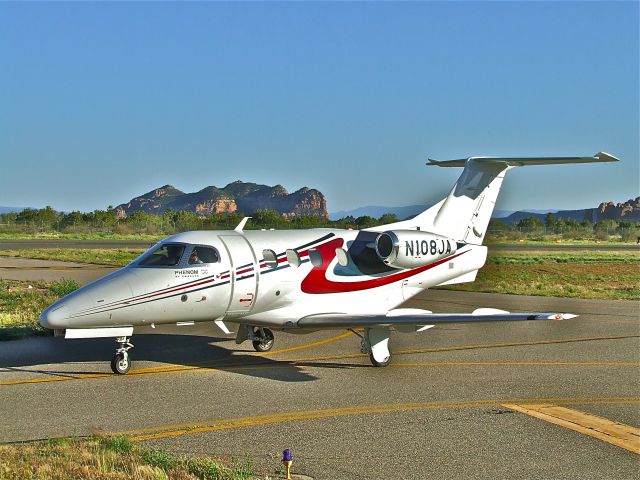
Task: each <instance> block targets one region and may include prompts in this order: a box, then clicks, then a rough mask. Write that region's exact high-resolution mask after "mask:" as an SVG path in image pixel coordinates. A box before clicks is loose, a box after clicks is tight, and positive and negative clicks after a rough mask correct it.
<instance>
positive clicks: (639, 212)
mask: <svg viewBox="0 0 640 480" xmlns="http://www.w3.org/2000/svg"><path fill="white" fill-rule="evenodd" d="M428 207H429V205H409V206H406V207H383V206H367V207H360V208H355V209H353V210H341V211H338V212H333V213H331V214H330V215H329V217H330V218H331V220H339V219H341V218H344V217H349V216H351V217H354V218H358V217H362V216H364V215H368V216H370V217H375V218H380V217H381V216H382V215H384V214H385V213H393V214H395V215H396V216H397V217H398V218H399V219H400V220H403V219H405V218H410V217H413V216H415V215H417V214H418V213H420V212H423V211H424V210H426V209H427V208H428ZM548 213H552V214H553V215H554V216H555V217H556V218H565V219H570V218H572V219H575V220H577V221H579V222H582V221H584V220H585V219H588V220H589V221H590V222H592V223H596V222H599V221H600V220H616V221H622V220H624V221H631V222H637V221H640V197H637V198H635V199H631V200H628V201H626V202H624V203H617V204H616V203H613V202H604V203H601V204H600V205H599V206H597V207H595V208H584V209H581V210H555V209H546V210H534V209H531V210H520V211H517V212H514V211H512V210H511V211H509V210H494V211H493V215H492V218H495V219H499V220H501V221H503V222H506V223H518V222H519V221H520V220H522V219H524V218H528V217H536V218H539V219H540V220H543V221H544V218H545V217H546V216H547V214H548Z"/></svg>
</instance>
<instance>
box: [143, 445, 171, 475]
mask: <svg viewBox="0 0 640 480" xmlns="http://www.w3.org/2000/svg"><path fill="white" fill-rule="evenodd" d="M140 456H141V457H142V460H143V461H144V462H145V463H147V464H149V465H151V466H152V467H158V468H161V469H162V470H164V471H165V472H166V471H168V470H171V469H172V468H173V467H175V466H176V465H177V464H178V459H177V458H176V457H175V456H173V454H171V453H169V452H167V451H166V450H163V449H161V448H152V449H151V450H144V451H143V452H142V453H141V455H140Z"/></svg>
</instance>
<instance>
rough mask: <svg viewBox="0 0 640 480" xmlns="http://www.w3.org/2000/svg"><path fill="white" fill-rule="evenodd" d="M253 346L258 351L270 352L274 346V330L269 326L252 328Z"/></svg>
mask: <svg viewBox="0 0 640 480" xmlns="http://www.w3.org/2000/svg"><path fill="white" fill-rule="evenodd" d="M252 330H253V331H252V334H253V338H252V339H251V340H252V343H253V348H255V349H256V351H257V352H268V351H269V350H271V348H272V347H273V332H272V331H271V330H269V329H268V328H262V327H254V328H253V329H252Z"/></svg>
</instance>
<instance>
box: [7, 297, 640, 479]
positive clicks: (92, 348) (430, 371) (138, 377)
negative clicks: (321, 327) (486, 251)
mask: <svg viewBox="0 0 640 480" xmlns="http://www.w3.org/2000/svg"><path fill="white" fill-rule="evenodd" d="M407 306H412V307H422V308H429V309H431V310H433V311H435V312H451V311H471V310H473V309H474V308H476V307H478V306H482V307H496V308H504V309H506V310H512V311H526V310H528V311H556V310H559V311H563V312H572V313H578V314H580V316H579V317H578V318H576V319H573V320H568V321H560V322H556V321H549V322H513V323H500V324H477V325H463V324H451V325H448V326H439V327H435V328H433V329H432V330H428V331H427V332H424V333H419V334H410V335H405V334H401V333H394V334H393V336H392V339H391V342H392V343H391V348H392V351H393V353H394V358H393V363H392V364H391V365H390V366H389V367H387V368H374V367H371V366H370V364H369V359H368V358H367V357H366V356H365V355H362V354H360V353H359V346H360V341H359V338H357V337H356V336H355V335H353V334H351V333H349V332H346V333H345V332H343V331H336V332H321V333H314V334H310V335H286V334H278V333H276V345H275V347H274V350H272V351H271V352H269V354H267V355H258V354H257V353H256V352H254V351H253V350H252V349H251V348H250V345H247V344H243V345H241V346H236V345H235V343H234V341H233V339H231V338H226V337H225V336H224V335H223V334H222V333H221V332H220V331H219V330H217V329H216V327H215V326H214V325H212V324H209V323H207V324H199V325H197V326H193V327H170V326H168V327H162V328H160V327H159V328H157V329H155V330H152V329H146V330H144V331H142V330H141V331H140V332H137V333H136V334H135V335H134V337H133V343H134V344H135V345H136V347H135V348H134V349H133V350H132V358H133V361H134V365H133V367H132V370H131V372H130V373H129V374H128V375H126V376H115V375H112V374H111V373H110V369H109V364H108V362H109V359H110V358H111V356H112V355H113V351H114V348H115V343H114V342H113V340H111V339H97V340H64V339H62V338H53V337H46V338H42V337H41V338H31V339H26V340H20V341H13V342H3V343H0V405H1V409H2V413H3V415H2V429H1V430H0V441H20V440H28V439H35V438H47V437H57V436H63V435H88V434H91V433H93V432H96V431H102V432H120V433H122V434H124V435H128V436H129V437H131V438H132V439H133V440H134V441H139V442H142V443H144V444H146V445H148V446H154V447H162V448H167V449H169V450H171V451H174V452H181V453H187V454H190V455H198V454H211V455H221V456H225V457H234V458H236V459H243V458H244V457H245V456H247V455H248V456H250V457H251V458H252V459H253V461H254V463H255V465H256V471H258V472H262V473H264V474H273V473H274V472H275V471H276V470H277V469H278V468H279V466H280V462H279V458H280V455H281V453H282V450H283V449H284V448H290V449H291V450H292V451H293V455H294V464H293V471H294V473H304V474H306V475H309V476H311V477H313V478H316V479H343V478H344V479H387V478H403V479H404V478H406V479H423V478H438V479H440V478H465V479H467V478H510V479H511V478H513V479H520V478H521V479H529V478H554V479H555V478H566V479H569V478H570V479H603V478H610V479H634V478H640V475H639V473H638V472H639V471H640V470H639V467H640V455H638V454H636V453H632V452H631V451H629V450H627V449H625V448H621V447H620V446H616V445H614V444H612V443H608V442H607V441H603V439H602V438H598V437H592V436H589V435H586V434H585V433H584V432H583V433H581V432H580V431H575V430H572V429H570V428H567V427H566V426H562V425H561V423H562V422H561V421H558V422H556V423H552V422H551V421H548V420H543V419H541V418H538V417H535V416H531V414H530V413H531V412H532V411H534V410H536V409H537V411H538V413H540V412H543V413H544V412H545V411H546V412H547V414H548V416H549V415H551V413H553V412H560V413H555V414H554V415H559V416H563V415H565V416H569V417H571V420H570V421H569V423H570V424H572V425H574V426H576V428H578V427H581V425H582V424H585V425H589V422H593V421H595V422H596V424H597V425H600V426H597V425H596V426H595V427H594V426H591V427H584V428H583V429H584V430H585V431H586V432H587V433H588V432H591V433H594V432H595V433H594V434H600V435H601V436H604V437H607V435H609V436H610V437H614V436H617V437H620V436H622V437H624V436H625V435H626V436H627V440H626V442H627V443H626V444H627V446H629V445H630V446H631V448H632V449H633V446H634V445H637V446H638V448H640V443H638V442H640V436H639V435H638V433H634V432H637V426H638V425H639V424H640V409H639V407H640V388H639V387H640V375H639V371H640V370H639V367H640V354H639V353H638V352H640V348H639V347H640V319H639V314H640V311H639V307H640V304H639V303H638V302H629V301H598V300H576V299H559V298H545V297H525V296H509V295H497V294H481V293H464V292H452V291H427V292H425V293H424V294H422V295H420V296H419V297H418V298H415V299H414V300H412V301H411V302H409V303H408V304H407ZM505 405H506V406H505ZM541 405H542V406H541ZM552 406H553V407H552ZM561 407H562V408H561ZM545 409H546V410H545ZM567 409H568V410H567ZM526 411H529V412H530V413H523V412H526ZM550 412H551V413H550ZM563 412H564V413H563ZM567 412H568V413H567ZM583 414H593V415H596V416H597V417H596V420H593V417H589V416H586V415H583ZM605 419H608V420H611V421H613V422H618V423H621V424H623V426H622V427H619V428H618V427H616V428H618V430H620V432H621V433H615V432H614V433H611V431H616V432H617V431H618V430H616V428H614V427H615V425H616V424H613V425H614V427H611V426H610V425H611V424H607V423H606V420H605ZM560 420H562V419H560ZM563 421H565V422H566V420H563ZM607 425H609V426H607ZM625 425H626V426H627V427H624V426H625ZM628 426H631V427H634V426H635V427H636V430H633V429H631V430H629V427H628ZM625 428H626V429H625ZM578 429H579V428H578ZM612 429H613V430H612ZM599 430H606V431H608V432H610V433H611V434H609V433H606V432H605V433H603V432H600V431H599ZM625 432H626V433H625ZM605 440H606V438H605ZM634 442H635V443H634Z"/></svg>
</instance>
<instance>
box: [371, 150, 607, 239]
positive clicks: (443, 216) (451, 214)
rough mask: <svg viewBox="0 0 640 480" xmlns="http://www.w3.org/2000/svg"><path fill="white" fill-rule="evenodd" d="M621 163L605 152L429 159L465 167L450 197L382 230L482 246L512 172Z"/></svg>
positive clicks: (438, 164)
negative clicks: (418, 232)
mask: <svg viewBox="0 0 640 480" xmlns="http://www.w3.org/2000/svg"><path fill="white" fill-rule="evenodd" d="M617 161H618V159H617V158H616V157H614V156H612V155H609V154H608V153H605V152H599V153H597V154H595V155H594V156H593V157H528V158H511V157H505V158H502V157H469V158H467V159H460V160H445V161H437V160H432V159H429V163H427V165H430V166H438V167H464V170H463V171H462V175H460V178H458V181H457V182H456V183H455V185H454V186H453V188H452V189H451V192H449V195H447V197H446V198H444V199H443V200H441V201H440V202H438V203H437V204H435V205H434V206H432V207H431V208H429V209H427V210H425V211H424V212H422V213H421V214H419V215H417V216H416V217H414V218H412V219H410V220H405V221H402V222H398V223H395V224H393V225H385V226H384V227H378V228H380V229H383V228H384V229H389V228H394V229H396V228H402V229H411V230H416V229H418V230H423V231H427V232H432V233H435V234H438V235H442V236H443V237H447V238H451V239H453V240H455V241H457V242H461V243H467V244H473V245H482V241H483V240H484V236H485V234H486V232H487V226H488V225H489V220H490V219H491V214H492V213H493V209H494V207H495V205H496V200H497V198H498V193H499V192H500V187H502V181H503V180H504V176H505V174H506V173H507V171H508V170H510V169H512V168H514V167H526V166H531V165H559V164H568V163H593V162H617Z"/></svg>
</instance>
